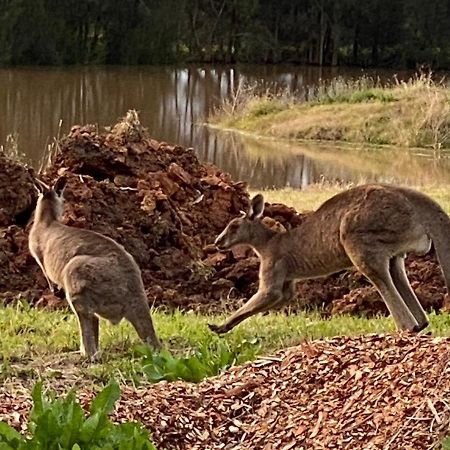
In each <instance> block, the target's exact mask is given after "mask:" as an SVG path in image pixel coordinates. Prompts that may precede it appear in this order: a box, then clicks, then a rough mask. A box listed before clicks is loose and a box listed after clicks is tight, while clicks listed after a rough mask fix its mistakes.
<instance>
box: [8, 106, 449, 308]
mask: <svg viewBox="0 0 450 450" xmlns="http://www.w3.org/2000/svg"><path fill="white" fill-rule="evenodd" d="M61 174H65V175H66V176H67V177H68V179H69V183H68V187H67V189H66V200H67V201H66V211H65V216H64V221H65V223H67V224H68V225H71V226H74V227H82V228H89V229H93V230H96V231H98V232H100V233H103V234H105V235H107V236H110V237H112V238H113V239H116V240H117V241H118V242H120V243H121V244H123V245H124V246H125V248H126V249H127V250H128V251H129V252H130V253H131V254H132V255H133V256H134V257H135V259H136V261H137V262H138V264H139V266H140V267H141V270H142V275H143V280H144V284H145V287H146V291H147V295H148V297H149V301H150V302H151V303H153V304H154V305H155V306H160V307H165V308H169V309H173V308H180V309H183V310H189V309H194V310H197V311H203V312H213V311H224V310H228V309H235V308H236V307H237V306H239V305H240V304H241V303H242V302H243V300H245V299H246V298H249V297H250V296H251V295H252V294H253V293H254V292H255V291H256V288H257V280H258V265H259V263H258V259H257V258H256V256H255V255H254V254H253V253H252V251H251V250H249V249H244V248H237V249H234V250H233V251H232V252H227V253H220V252H217V251H216V250H215V249H214V246H213V245H212V242H213V241H214V239H215V237H216V236H217V235H218V234H219V233H220V232H221V231H222V229H223V228H224V227H225V226H226V224H227V223H228V222H229V220H230V219H231V218H233V217H235V216H236V215H238V214H239V211H240V210H246V209H247V206H248V192H247V189H246V185H245V183H243V182H239V181H238V182H236V181H233V180H232V178H231V176H230V175H229V174H227V173H224V172H222V171H221V170H220V169H218V168H217V167H215V166H213V165H211V164H205V163H200V162H199V161H198V159H197V158H196V156H195V154H194V152H193V150H192V149H185V148H182V147H180V146H171V145H168V144H166V143H164V142H157V141H155V140H154V139H152V138H151V137H150V136H149V134H148V132H147V131H146V130H145V129H144V128H143V127H142V125H141V124H140V122H139V119H138V118H137V116H136V115H135V114H134V113H133V112H132V111H130V112H129V113H128V115H127V117H126V118H124V120H122V121H120V122H119V123H118V124H116V125H115V126H114V127H112V129H110V130H109V131H105V132H99V130H98V127H97V126H94V125H86V126H74V127H73V128H72V130H71V131H70V133H69V135H68V136H67V137H66V138H64V139H63V141H62V142H61V151H60V152H59V153H58V154H57V156H56V158H55V159H54V161H52V163H51V164H50V166H49V167H48V168H47V170H46V171H45V173H44V174H43V176H42V178H43V180H44V181H46V182H48V183H52V182H53V181H54V180H55V179H56V177H57V176H58V175H61ZM35 203H36V192H35V190H34V188H33V186H32V183H31V180H30V178H29V176H28V174H27V172H26V169H25V168H24V167H23V166H22V165H21V164H19V163H17V162H14V161H11V160H10V159H8V158H7V157H6V156H5V155H2V154H1V153H0V301H2V302H3V303H4V304H7V303H10V302H13V301H16V300H17V299H18V298H20V297H22V298H25V299H27V300H28V301H30V302H31V303H32V304H38V305H40V306H47V307H61V306H64V305H65V303H64V301H63V297H64V295H63V293H59V296H54V295H51V294H50V292H49V291H48V288H47V284H46V282H45V279H44V277H43V275H42V273H41V271H40V269H39V268H38V266H37V264H36V263H35V261H34V260H33V258H32V257H31V255H30V254H29V251H28V240H27V236H28V230H29V227H30V223H29V219H30V216H31V212H32V211H33V209H34V206H35ZM265 215H266V219H265V220H266V221H267V223H268V224H269V225H270V226H273V227H276V228H278V229H281V230H283V229H288V228H291V227H295V226H296V225H298V224H299V223H300V222H301V220H302V217H303V216H302V215H301V214H298V213H297V212H296V211H295V210H293V209H292V208H289V207H287V206H285V205H281V204H272V205H270V204H269V205H267V208H266V212H265ZM407 266H408V271H409V274H410V279H411V281H412V284H413V287H414V288H415V289H416V292H417V294H418V296H419V298H420V300H421V302H422V304H423V305H424V306H425V307H426V309H428V310H430V309H436V310H439V309H441V308H442V306H443V303H444V295H445V287H444V284H443V280H442V276H441V273H440V269H439V267H438V265H437V264H436V260H435V258H434V256H433V255H432V254H431V255H429V256H427V257H426V258H421V259H418V258H416V259H414V258H410V259H408V264H407ZM297 291H298V295H297V302H295V303H294V304H293V305H291V309H292V310H295V309H298V308H305V307H312V308H317V307H319V308H321V309H322V310H323V311H324V314H325V315H326V314H335V313H339V312H349V313H368V314H373V313H379V312H382V313H387V309H386V307H385V305H384V304H383V302H382V301H381V299H380V297H379V296H378V294H377V293H376V292H375V289H374V288H373V287H372V286H371V285H369V283H368V282H367V280H366V279H365V278H364V277H363V276H361V275H360V274H358V273H357V272H350V273H347V272H346V273H340V274H336V275H333V276H330V277H328V278H325V279H320V280H311V281H307V282H303V283H298V287H297Z"/></svg>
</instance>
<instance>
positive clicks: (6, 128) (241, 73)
mask: <svg viewBox="0 0 450 450" xmlns="http://www.w3.org/2000/svg"><path fill="white" fill-rule="evenodd" d="M377 73H379V72H377ZM360 74H361V73H360V72H359V71H358V70H356V69H355V70H351V69H345V68H319V67H299V66H282V65H275V66H274V65H270V66H264V65H256V66H251V65H248V66H243V67H239V68H236V67H233V66H220V65H217V66H215V67H214V68H211V67H209V66H206V67H202V66H195V65H192V66H188V67H185V68H172V67H150V68H149V67H107V68H70V69H61V68H51V69H49V68H39V67H37V68H32V69H17V68H14V69H2V70H0V84H1V86H2V89H1V90H0V144H1V143H4V142H5V139H6V136H7V135H8V134H10V133H18V135H19V145H20V146H21V150H22V151H24V152H26V153H28V154H29V155H30V156H31V157H32V158H33V159H34V161H36V162H37V161H38V160H39V159H40V157H41V155H42V152H43V151H44V149H45V146H46V143H47V142H49V141H50V140H51V139H52V138H53V137H54V136H55V135H56V134H57V132H58V124H59V121H60V119H62V120H63V130H62V131H63V132H67V131H68V130H69V127H70V126H71V125H73V124H85V123H98V124H99V125H101V126H103V125H110V124H112V123H115V122H116V120H117V119H118V118H119V117H122V116H123V115H124V114H125V113H126V110H127V109H129V108H134V109H137V110H138V111H139V112H140V115H141V120H142V122H143V124H144V125H145V126H147V127H148V128H149V130H150V133H151V134H152V136H154V137H155V138H156V139H159V140H165V141H167V142H171V143H180V144H182V145H185V146H193V147H199V146H200V145H201V143H202V142H203V137H202V135H201V134H200V135H198V133H197V132H196V130H195V128H194V127H193V124H194V123H199V122H202V121H204V119H205V117H207V116H208V114H209V113H210V112H211V111H212V110H213V109H214V108H215V107H217V106H218V105H219V104H220V103H221V102H222V100H223V99H224V98H227V97H228V98H229V97H230V96H231V95H232V93H233V92H234V91H235V90H236V88H237V86H238V85H239V83H240V82H244V83H249V84H254V83H258V86H260V88H261V89H262V90H266V89H269V90H272V91H276V90H279V89H287V90H288V91H291V92H298V91H301V90H302V89H303V90H304V89H305V87H306V86H310V85H311V84H316V83H317V82H318V80H319V78H321V79H329V78H332V77H333V76H337V75H341V76H344V77H345V76H348V77H354V76H358V75H360ZM391 74H393V72H392V73H391ZM197 137H199V139H200V141H197V140H196V139H197ZM201 151H203V150H201Z"/></svg>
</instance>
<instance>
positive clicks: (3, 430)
mask: <svg viewBox="0 0 450 450" xmlns="http://www.w3.org/2000/svg"><path fill="white" fill-rule="evenodd" d="M2 441H3V442H4V441H6V442H8V443H16V441H17V442H25V438H24V437H23V436H22V435H21V434H20V433H19V432H18V431H16V430H15V429H14V428H13V427H11V426H9V425H8V424H7V423H6V422H1V421H0V442H2Z"/></svg>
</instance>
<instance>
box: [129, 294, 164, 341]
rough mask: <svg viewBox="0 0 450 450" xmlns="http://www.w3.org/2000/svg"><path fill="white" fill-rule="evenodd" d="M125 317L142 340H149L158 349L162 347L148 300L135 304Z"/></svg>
mask: <svg viewBox="0 0 450 450" xmlns="http://www.w3.org/2000/svg"><path fill="white" fill-rule="evenodd" d="M125 317H126V319H127V320H128V321H129V322H130V323H131V324H132V325H133V327H134V329H135V330H136V333H137V334H138V336H139V337H140V338H141V339H142V341H144V342H147V343H148V344H149V345H150V346H151V347H153V348H154V349H156V350H159V349H160V348H161V347H162V346H161V343H160V342H159V339H158V337H157V335H156V331H155V327H154V326H153V320H152V318H151V315H150V308H149V307H148V304H147V302H146V301H143V302H142V303H139V304H138V305H134V307H133V309H132V310H131V311H129V312H127V314H126V315H125Z"/></svg>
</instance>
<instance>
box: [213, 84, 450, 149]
mask: <svg viewBox="0 0 450 450" xmlns="http://www.w3.org/2000/svg"><path fill="white" fill-rule="evenodd" d="M210 121H211V123H212V124H214V125H215V126H219V127H223V128H227V129H230V128H231V129H235V130H240V131H246V132H249V133H253V134H257V135H260V136H269V137H273V138H277V139H295V140H300V139H308V140H322V141H323V140H328V141H342V142H355V143H367V144H377V145H380V144H382V145H384V144H388V145H396V146H402V147H427V148H433V149H436V150H439V149H441V148H449V147H450V89H449V88H448V87H447V86H446V85H444V84H443V83H439V84H438V83H434V82H433V81H432V80H431V79H429V78H423V77H422V78H416V79H412V80H410V81H408V82H401V83H400V82H399V83H395V84H391V85H388V86H387V87H380V86H378V85H377V83H376V82H374V81H373V80H371V79H368V78H361V79H359V80H355V81H344V80H342V79H335V80H333V81H332V82H330V83H328V84H326V85H323V86H319V88H317V89H316V90H315V91H313V92H311V93H309V96H308V97H307V98H296V97H295V96H293V95H280V96H271V95H267V94H263V95H260V94H257V93H255V91H254V90H251V89H250V90H245V89H242V90H238V92H237V94H236V97H235V99H234V100H233V101H232V102H228V103H224V104H223V105H222V108H221V109H220V110H219V111H218V112H217V113H216V115H215V116H214V117H212V118H211V120H210Z"/></svg>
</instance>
